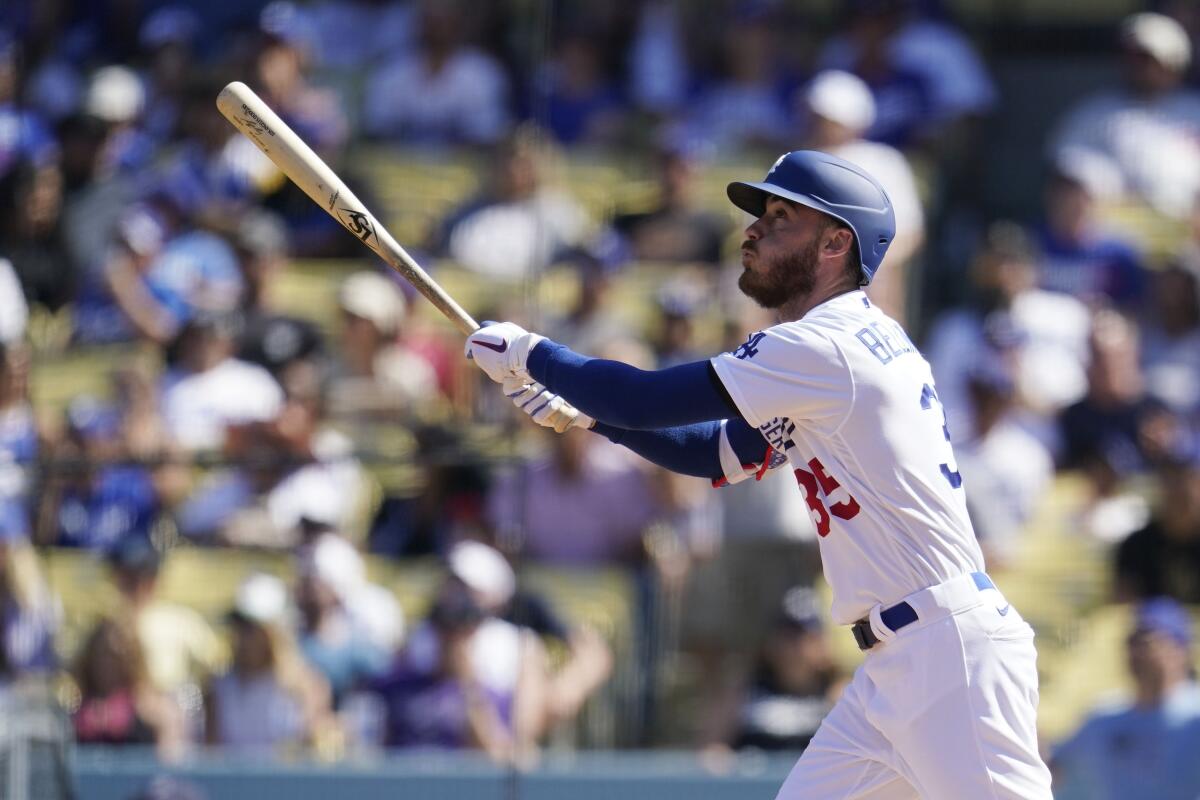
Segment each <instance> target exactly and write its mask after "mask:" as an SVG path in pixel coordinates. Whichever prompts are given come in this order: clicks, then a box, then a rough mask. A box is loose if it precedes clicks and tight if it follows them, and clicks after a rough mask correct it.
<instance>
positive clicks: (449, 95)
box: [362, 0, 510, 145]
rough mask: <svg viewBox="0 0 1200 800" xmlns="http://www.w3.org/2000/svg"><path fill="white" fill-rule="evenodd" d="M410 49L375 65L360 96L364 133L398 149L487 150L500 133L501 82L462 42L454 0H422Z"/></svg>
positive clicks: (504, 91)
mask: <svg viewBox="0 0 1200 800" xmlns="http://www.w3.org/2000/svg"><path fill="white" fill-rule="evenodd" d="M418 15H419V17H418V23H417V24H418V29H419V34H418V41H417V46H416V47H414V48H406V49H404V50H401V51H399V52H400V55H398V56H396V57H395V58H393V59H392V60H390V61H388V62H386V63H384V64H383V65H381V66H380V67H378V68H377V69H376V70H375V71H374V72H373V73H372V74H371V75H370V76H369V78H368V80H367V86H366V89H365V91H364V98H363V110H362V121H363V130H364V131H365V132H366V134H367V135H369V136H372V137H374V138H376V139H389V140H393V141H397V142H402V143H405V144H418V145H421V144H424V145H458V144H469V145H487V144H493V143H495V142H497V141H499V140H500V139H501V137H503V136H504V135H505V133H507V131H508V128H509V125H510V117H509V110H508V78H507V77H506V76H505V74H504V71H503V69H502V68H501V67H500V65H499V64H498V63H497V62H496V60H495V59H493V58H492V57H491V56H490V55H488V54H486V53H484V52H483V51H481V50H479V49H477V48H475V47H473V46H471V45H469V44H467V43H466V42H464V40H463V33H464V31H466V30H468V29H469V26H468V25H467V15H466V9H465V8H464V7H463V5H462V3H461V2H459V0H454V2H442V1H441V0H436V1H435V0H423V2H421V3H420V4H419V10H418Z"/></svg>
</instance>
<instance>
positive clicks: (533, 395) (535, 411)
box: [502, 377, 596, 433]
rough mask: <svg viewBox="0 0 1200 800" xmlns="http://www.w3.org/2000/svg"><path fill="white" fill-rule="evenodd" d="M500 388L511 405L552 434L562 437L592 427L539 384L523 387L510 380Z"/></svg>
mask: <svg viewBox="0 0 1200 800" xmlns="http://www.w3.org/2000/svg"><path fill="white" fill-rule="evenodd" d="M502 387H503V389H504V394H505V396H506V397H508V398H509V399H510V400H512V401H513V405H515V406H516V407H517V408H519V409H521V411H523V412H525V414H526V415H527V416H528V417H529V418H530V419H532V420H533V421H534V422H536V423H537V424H538V425H541V426H542V427H543V428H553V429H554V432H555V433H563V432H564V431H566V430H567V429H568V428H583V429H585V430H586V429H588V428H590V427H592V426H593V425H594V424H596V421H595V420H594V419H592V418H591V417H589V416H588V415H587V414H584V413H583V412H582V411H580V410H579V409H577V408H575V406H573V405H571V404H570V403H568V402H567V401H566V400H564V399H563V398H562V397H561V396H559V395H556V394H554V393H553V392H550V391H548V390H547V389H546V387H545V386H542V385H541V384H540V383H525V382H523V381H522V380H521V379H520V378H516V377H511V378H506V379H505V380H504V383H503V384H502Z"/></svg>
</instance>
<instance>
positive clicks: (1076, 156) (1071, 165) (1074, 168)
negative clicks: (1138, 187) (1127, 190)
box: [1054, 146, 1124, 200]
mask: <svg viewBox="0 0 1200 800" xmlns="http://www.w3.org/2000/svg"><path fill="white" fill-rule="evenodd" d="M1054 172H1055V173H1057V174H1058V175H1060V176H1062V177H1063V178H1066V179H1067V180H1069V181H1073V182H1075V183H1077V184H1079V185H1080V186H1081V187H1083V190H1084V191H1086V192H1087V193H1088V194H1089V195H1091V196H1092V197H1094V198H1096V199H1097V200H1112V199H1114V198H1116V197H1119V196H1120V194H1121V192H1122V190H1123V187H1124V179H1123V178H1122V177H1121V169H1120V167H1118V166H1117V165H1116V163H1114V162H1113V160H1112V159H1111V158H1109V157H1108V156H1106V155H1104V154H1103V153H1100V152H1097V151H1095V150H1092V149H1090V148H1087V147H1078V146H1067V147H1063V148H1062V149H1060V150H1059V151H1058V152H1057V153H1056V154H1055V156H1054Z"/></svg>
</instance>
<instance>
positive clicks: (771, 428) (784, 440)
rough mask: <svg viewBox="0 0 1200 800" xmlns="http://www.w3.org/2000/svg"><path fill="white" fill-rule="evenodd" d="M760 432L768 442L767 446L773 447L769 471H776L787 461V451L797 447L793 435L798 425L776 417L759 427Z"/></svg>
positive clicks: (768, 465)
mask: <svg viewBox="0 0 1200 800" xmlns="http://www.w3.org/2000/svg"><path fill="white" fill-rule="evenodd" d="M758 430H759V432H760V433H761V434H762V435H763V438H764V439H766V440H767V444H769V445H771V457H770V459H769V463H768V464H767V469H775V468H776V467H778V466H780V465H782V464H783V463H784V462H785V461H787V451H788V450H790V449H792V448H793V447H795V446H796V445H795V443H793V442H792V434H793V433H795V432H796V425H795V423H793V422H792V421H791V420H790V419H788V418H787V417H775V418H774V419H772V420H769V421H768V422H767V423H766V424H765V425H761V426H759V429H758Z"/></svg>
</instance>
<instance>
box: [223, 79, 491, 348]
mask: <svg viewBox="0 0 1200 800" xmlns="http://www.w3.org/2000/svg"><path fill="white" fill-rule="evenodd" d="M217 109H218V110H219V111H220V112H221V114H222V115H223V116H224V117H225V119H227V120H229V121H230V122H231V123H233V126H234V127H235V128H237V129H238V130H239V131H241V132H242V134H244V135H245V136H247V137H249V139H250V141H252V142H254V144H256V145H258V149H259V150H262V151H263V152H264V153H265V154H266V155H267V158H269V159H271V161H273V162H275V166H277V167H279V169H280V170H281V171H282V172H283V174H284V175H287V176H288V178H290V179H291V181H292V183H294V184H296V185H297V186H299V187H300V188H301V189H303V190H304V193H305V194H307V195H308V196H309V197H311V198H312V199H313V202H315V203H316V204H317V205H319V206H321V208H323V209H325V211H326V212H328V214H329V216H331V217H333V218H334V219H336V220H337V221H338V222H340V223H341V224H342V227H344V228H345V229H346V230H348V231H350V233H352V234H354V236H356V237H357V238H358V240H359V241H360V242H362V243H363V244H365V245H366V246H367V247H369V248H371V249H372V250H374V251H375V254H376V255H378V256H379V257H380V258H382V259H383V261H384V263H386V264H387V265H388V266H389V267H391V268H392V269H394V270H395V271H396V272H398V273H400V274H401V275H402V276H404V278H405V280H407V281H408V282H409V283H411V284H412V285H413V287H415V288H416V290H417V291H418V292H420V293H421V294H423V295H425V297H426V298H428V300H429V302H431V303H433V304H434V305H435V306H436V307H437V309H438V310H439V311H441V312H442V313H443V314H445V315H446V317H447V318H448V319H449V320H450V321H451V322H452V323H454V326H455V327H456V328H458V329H459V331H461V332H462V333H463V334H464V335H468V336H469V335H470V334H472V333H474V332H475V331H476V330H478V329H479V325H478V324H477V323H476V322H475V320H474V319H472V318H471V315H470V314H468V313H467V312H466V311H464V310H463V309H462V306H460V305H459V304H458V303H456V302H455V301H454V298H453V297H451V296H450V295H448V294H446V290H445V289H443V288H442V287H441V286H439V285H438V283H437V281H435V280H434V279H433V278H431V277H429V275H428V273H426V272H425V270H423V269H421V265H420V264H418V263H417V262H416V261H414V260H413V258H412V256H410V255H409V254H408V253H407V252H406V251H405V250H404V248H403V247H401V246H400V244H399V242H397V241H396V240H395V239H393V238H392V235H391V234H390V233H388V231H387V229H386V228H384V227H383V226H382V225H380V224H379V220H377V219H376V218H375V215H374V214H372V213H371V212H370V210H368V209H367V207H366V206H365V205H363V204H362V203H361V202H359V199H358V198H357V197H355V196H354V193H353V192H351V191H350V189H349V187H347V186H346V184H345V183H344V182H343V181H342V179H341V178H339V177H338V176H337V174H336V173H334V171H333V170H332V169H330V168H329V165H328V164H326V163H325V162H324V161H323V160H321V157H320V156H318V155H317V154H316V153H314V152H313V150H312V148H311V147H309V146H308V145H307V144H305V143H304V140H303V139H301V138H300V137H299V136H297V135H296V132H295V131H293V130H292V129H291V128H289V127H288V125H287V123H285V122H284V121H283V120H282V119H280V118H279V115H278V114H276V113H275V112H274V111H272V110H271V108H270V107H269V106H268V105H267V104H266V103H264V102H263V100H262V98H261V97H259V96H258V95H257V94H255V93H254V90H253V89H251V88H250V87H249V86H247V85H246V84H244V83H242V82H241V81H234V82H232V83H230V84H229V85H228V86H226V87H225V88H224V89H222V90H221V93H220V94H219V95H217Z"/></svg>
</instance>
